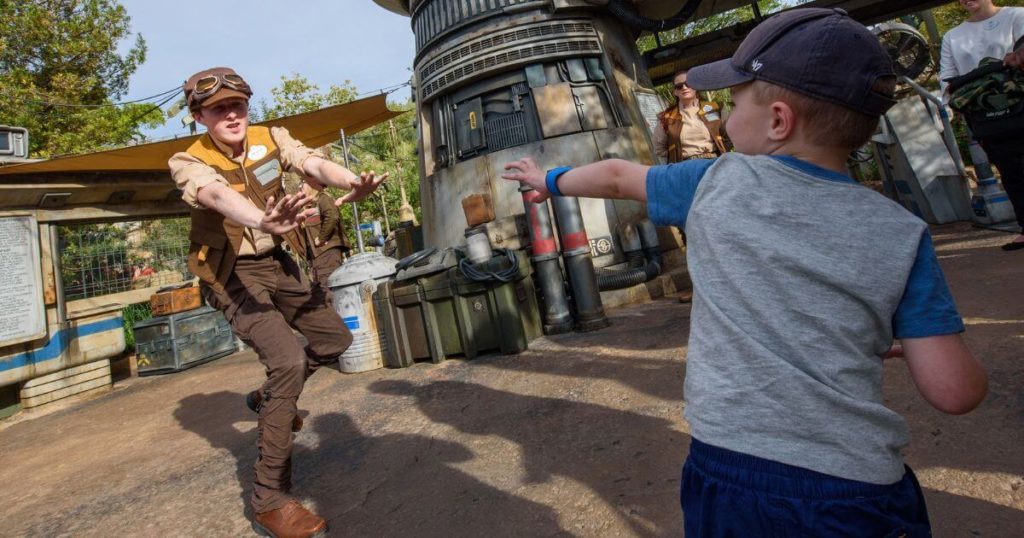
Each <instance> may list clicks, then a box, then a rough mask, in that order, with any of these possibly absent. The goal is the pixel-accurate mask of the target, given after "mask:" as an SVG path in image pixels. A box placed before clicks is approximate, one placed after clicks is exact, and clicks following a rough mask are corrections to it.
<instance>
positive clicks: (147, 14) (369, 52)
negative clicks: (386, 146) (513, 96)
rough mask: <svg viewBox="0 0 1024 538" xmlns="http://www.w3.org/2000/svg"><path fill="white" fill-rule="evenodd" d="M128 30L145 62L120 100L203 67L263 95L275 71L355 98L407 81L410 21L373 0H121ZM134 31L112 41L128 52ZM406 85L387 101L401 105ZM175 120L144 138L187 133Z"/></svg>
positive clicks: (176, 82) (154, 90) (277, 77)
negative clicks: (233, 76) (348, 87)
mask: <svg viewBox="0 0 1024 538" xmlns="http://www.w3.org/2000/svg"><path fill="white" fill-rule="evenodd" d="M121 4H122V5H123V6H124V7H125V9H126V10H127V11H128V15H129V16H130V17H131V29H132V32H133V33H134V34H141V35H142V37H143V38H144V39H145V40H146V46H147V53H146V61H145V63H143V64H142V65H141V66H140V67H139V68H138V70H137V71H136V72H135V74H134V75H132V77H131V79H130V85H129V91H128V94H127V95H126V96H124V97H123V98H122V100H131V99H139V98H142V97H147V96H150V95H154V94H158V93H161V92H164V91H166V90H169V89H171V88H173V87H175V86H180V85H181V83H182V82H184V80H185V79H186V78H188V77H189V75H191V74H193V73H195V72H197V71H201V70H203V69H206V68H208V67H218V66H226V67H232V68H234V69H235V70H236V71H237V72H238V74H240V75H242V77H243V78H245V80H246V81H247V82H248V83H249V85H250V86H251V87H252V90H253V94H254V95H253V98H252V102H253V103H254V104H256V103H258V102H259V101H260V100H261V99H266V100H267V101H269V100H270V89H271V88H273V87H275V86H277V85H278V84H279V83H280V81H281V77H282V76H285V75H291V74H293V73H298V74H300V75H303V76H305V77H306V78H307V79H309V80H310V81H311V82H313V83H314V84H316V85H318V86H319V87H320V89H321V90H322V91H326V90H327V88H329V87H330V85H332V84H336V85H340V84H342V83H343V82H345V81H346V80H350V81H352V84H353V85H354V86H355V87H356V88H357V89H358V90H359V92H360V94H363V93H369V92H372V91H375V90H378V89H380V88H385V87H388V86H394V85H396V84H401V83H403V82H406V81H408V80H409V78H410V76H411V67H412V61H413V55H414V54H415V44H414V40H413V33H412V29H411V28H410V25H409V19H408V18H407V17H403V16H400V15H396V14H394V13H391V12H390V11H387V10H385V9H384V8H381V7H379V6H378V5H377V4H376V3H374V2H373V0H244V1H243V0H205V1H202V0H171V1H168V2H154V1H153V0H121ZM133 42H134V36H133V37H132V38H131V39H126V40H125V41H124V42H123V43H122V44H121V45H122V47H123V48H125V49H127V48H128V47H130V46H131V45H132V43H133ZM408 97H409V89H408V87H405V88H402V89H401V90H399V91H397V92H395V93H393V94H392V95H391V97H389V100H391V101H404V100H406V99H407V98H408ZM180 117H181V116H180V115H179V116H178V117H175V118H171V119H169V120H168V121H167V123H166V124H165V125H164V126H163V127H160V128H157V129H155V130H150V131H147V132H146V133H145V134H146V136H147V137H149V138H166V137H170V136H174V135H178V134H182V135H184V134H188V128H187V127H183V126H182V124H181V121H180V119H179V118H180Z"/></svg>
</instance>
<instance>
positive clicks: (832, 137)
mask: <svg viewBox="0 0 1024 538" xmlns="http://www.w3.org/2000/svg"><path fill="white" fill-rule="evenodd" d="M895 87H896V79H894V78H891V77H890V78H883V79H879V81H878V82H876V83H875V91H877V92H879V93H884V94H888V95H892V92H893V91H894V90H895ZM750 90H751V95H752V96H753V99H754V102H756V103H757V104H759V105H768V104H771V103H774V102H776V101H782V102H783V103H786V104H787V105H789V107H790V108H791V109H793V113H794V114H796V116H797V117H798V118H800V120H799V121H800V125H801V128H802V131H803V133H804V136H806V137H807V139H808V140H813V141H814V142H815V144H816V145H819V146H826V147H834V148H843V149H845V150H848V151H853V150H854V149H857V148H859V147H861V146H863V145H864V144H865V143H866V142H867V141H868V140H869V139H870V138H871V136H872V135H873V134H875V131H877V130H878V120H879V117H878V116H871V115H868V114H865V113H863V112H857V111H856V110H853V109H850V108H846V107H844V106H840V105H837V104H834V103H830V102H828V101H823V100H821V99H816V98H814V97H810V96H807V95H804V94H802V93H798V92H795V91H793V90H790V89H788V88H783V87H782V86H778V85H775V84H772V83H770V82H764V81H760V80H755V81H754V82H752V83H751V87H750Z"/></svg>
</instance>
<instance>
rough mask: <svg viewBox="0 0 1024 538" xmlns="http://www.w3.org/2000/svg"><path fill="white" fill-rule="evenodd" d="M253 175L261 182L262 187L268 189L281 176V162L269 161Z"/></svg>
mask: <svg viewBox="0 0 1024 538" xmlns="http://www.w3.org/2000/svg"><path fill="white" fill-rule="evenodd" d="M253 175H254V176H256V181H259V182H260V185H263V186H264V187H266V186H267V185H269V184H270V183H271V182H273V181H274V180H275V179H277V178H278V177H279V176H280V175H281V161H279V160H277V159H273V160H270V161H267V162H266V163H263V164H262V165H260V167H259V168H257V169H256V170H254V171H253Z"/></svg>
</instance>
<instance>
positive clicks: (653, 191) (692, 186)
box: [647, 159, 715, 229]
mask: <svg viewBox="0 0 1024 538" xmlns="http://www.w3.org/2000/svg"><path fill="white" fill-rule="evenodd" d="M712 164H715V160H714V159H691V160H689V161H683V162H681V163H674V164H668V165H663V166H652V167H651V169H650V170H648V172H647V216H648V217H650V219H651V222H653V223H654V224H656V225H658V226H678V227H679V228H683V229H685V228H686V215H687V214H688V213H689V212H690V206H691V205H693V197H694V195H695V194H696V193H697V186H698V185H700V180H701V179H702V178H703V177H704V174H705V173H706V172H707V171H708V168H710V167H711V165H712Z"/></svg>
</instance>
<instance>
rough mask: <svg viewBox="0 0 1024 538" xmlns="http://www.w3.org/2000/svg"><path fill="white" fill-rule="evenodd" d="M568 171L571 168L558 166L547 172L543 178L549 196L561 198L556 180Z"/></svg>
mask: <svg viewBox="0 0 1024 538" xmlns="http://www.w3.org/2000/svg"><path fill="white" fill-rule="evenodd" d="M569 170H572V167H571V166H559V167H558V168H552V169H551V170H548V174H547V175H546V176H544V184H545V186H547V188H548V192H550V193H551V196H562V191H560V190H558V178H560V177H562V174H564V173H566V172H568V171H569Z"/></svg>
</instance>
